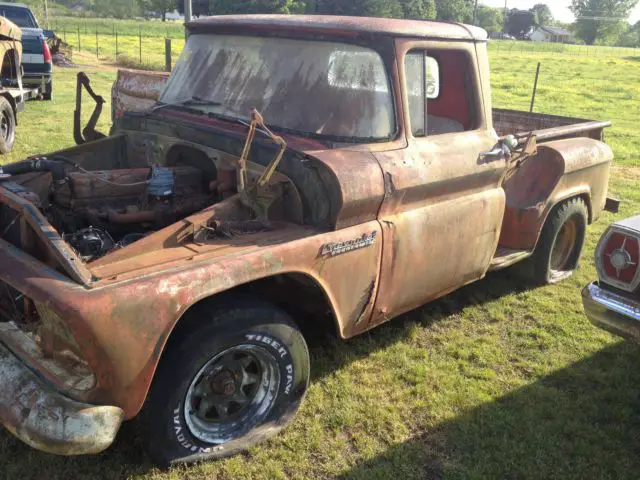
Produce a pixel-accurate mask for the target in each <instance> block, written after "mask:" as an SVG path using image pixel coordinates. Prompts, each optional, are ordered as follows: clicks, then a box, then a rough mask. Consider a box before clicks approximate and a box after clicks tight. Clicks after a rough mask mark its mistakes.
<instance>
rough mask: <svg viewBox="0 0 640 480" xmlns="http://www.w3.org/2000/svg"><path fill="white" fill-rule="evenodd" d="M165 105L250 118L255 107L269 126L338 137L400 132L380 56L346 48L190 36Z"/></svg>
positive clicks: (276, 40) (371, 136)
mask: <svg viewBox="0 0 640 480" xmlns="http://www.w3.org/2000/svg"><path fill="white" fill-rule="evenodd" d="M194 98H195V99H198V102H191V103H189V100H193V99H194ZM160 102H161V103H164V104H174V103H175V104H179V103H182V102H187V103H189V104H190V105H191V106H190V108H197V109H199V110H202V111H204V112H207V113H211V114H214V115H215V114H218V115H221V116H227V117H233V118H236V119H245V120H246V119H248V118H249V116H250V113H251V109H253V108H256V109H257V110H258V111H259V112H260V113H261V114H262V115H263V116H264V118H265V120H266V122H267V123H268V124H269V126H271V127H274V128H281V129H285V130H291V131H295V132H298V133H301V134H309V135H317V136H324V137H337V138H340V139H354V140H363V141H364V140H382V139H389V138H390V137H392V136H393V134H394V133H395V130H396V125H395V115H394V110H393V100H392V95H391V88H390V87H389V80H388V77H387V73H386V69H385V66H384V63H383V61H382V58H381V57H380V55H378V54H377V53H376V52H374V51H373V50H370V49H367V48H363V47H359V46H354V45H346V44H341V43H330V42H320V41H309V40H289V39H282V38H270V37H242V36H230V35H201V34H196V35H191V36H190V37H189V41H188V42H187V45H186V47H185V49H184V51H183V52H182V54H181V56H180V59H179V60H178V62H177V64H176V67H175V70H174V72H173V74H172V75H171V78H170V79H169V81H168V83H167V86H166V87H165V90H164V92H163V94H162V95H161V97H160ZM207 103H208V104H207Z"/></svg>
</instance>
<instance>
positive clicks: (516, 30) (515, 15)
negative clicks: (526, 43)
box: [506, 9, 536, 38]
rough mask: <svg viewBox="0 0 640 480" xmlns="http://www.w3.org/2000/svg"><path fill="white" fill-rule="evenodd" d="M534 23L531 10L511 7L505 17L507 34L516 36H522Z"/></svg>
mask: <svg viewBox="0 0 640 480" xmlns="http://www.w3.org/2000/svg"><path fill="white" fill-rule="evenodd" d="M535 24H536V19H535V15H534V14H533V12H531V11H530V10H516V9H513V10H511V11H510V12H509V15H508V17H507V25H506V27H507V28H506V30H507V33H508V34H509V35H513V36H514V37H517V38H524V36H525V35H526V34H527V33H528V32H529V31H530V30H531V29H532V28H533V26H534V25H535Z"/></svg>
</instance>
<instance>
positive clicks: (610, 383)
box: [342, 343, 640, 479]
mask: <svg viewBox="0 0 640 480" xmlns="http://www.w3.org/2000/svg"><path fill="white" fill-rule="evenodd" d="M639 432H640V353H639V350H638V347H637V345H633V344H627V343H621V344H618V345H615V346H613V347H610V348H607V349H605V350H602V351H601V352H598V353H597V354H596V355H594V356H592V357H590V358H588V359H585V360H583V361H580V362H578V363H576V364H574V365H572V366H571V367H568V368H566V369H563V370H560V371H558V372H556V373H554V374H552V375H549V376H547V377H545V378H543V379H542V380H540V381H539V382H537V383H535V384H533V385H530V386H527V387H525V388H522V389H521V390H518V391H515V392H514V393H512V394H509V395H507V396H505V397H503V398H501V399H499V400H497V401H495V402H493V403H490V404H486V405H483V406H481V407H479V408H476V409H473V410H471V411H469V412H467V413H464V414H462V415H460V416H458V417H456V418H455V419H453V420H451V421H449V422H445V423H443V424H441V425H439V426H438V427H437V429H436V430H435V431H433V432H428V433H426V434H424V435H423V437H422V438H419V439H415V440H413V441H410V442H407V443H404V444H401V445H398V446H395V447H392V448H390V449H389V450H388V451H387V452H385V453H384V454H383V455H381V456H379V457H377V458H374V459H372V460H370V461H368V462H366V463H364V464H361V465H359V466H358V467H356V468H354V469H353V470H351V471H349V472H348V473H346V474H345V475H344V476H343V477H342V478H343V479H359V478H362V479H365V478H366V479H371V478H381V479H382V478H392V477H395V478H441V477H444V476H446V477H447V478H465V479H467V478H488V479H494V478H501V479H508V478H517V479H527V478H531V479H541V478H562V479H569V478H576V479H584V478H598V479H603V478H616V479H618V478H638V475H639V472H640V434H639ZM434 439H435V441H434ZM442 443H445V444H446V446H447V450H448V452H449V453H448V454H446V455H438V451H439V450H442V447H441V444H442ZM400 472H401V474H400V475H399V473H400Z"/></svg>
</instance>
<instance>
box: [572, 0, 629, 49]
mask: <svg viewBox="0 0 640 480" xmlns="http://www.w3.org/2000/svg"><path fill="white" fill-rule="evenodd" d="M637 3H638V0H572V2H571V7H570V8H571V11H572V12H573V14H574V15H575V16H576V24H575V31H576V35H577V36H578V37H579V38H581V39H582V40H584V42H585V43H586V44H587V45H593V44H595V43H596V42H602V43H606V42H607V41H609V40H610V39H611V38H612V37H614V36H617V35H619V34H620V33H621V31H622V30H623V29H624V21H625V20H626V19H627V18H629V14H630V13H631V10H632V9H633V7H635V6H636V5H637Z"/></svg>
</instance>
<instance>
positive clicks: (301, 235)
mask: <svg viewBox="0 0 640 480" xmlns="http://www.w3.org/2000/svg"><path fill="white" fill-rule="evenodd" d="M268 235H269V234H268V233H265V234H264V236H263V234H256V235H252V236H251V242H250V244H249V245H247V244H246V243H245V245H244V246H243V247H239V246H238V247H237V248H231V251H230V250H229V249H226V250H224V253H219V254H218V255H217V256H216V254H215V253H214V254H210V255H209V256H205V258H202V259H198V258H197V256H196V257H194V258H193V259H190V260H189V261H186V262H184V261H183V262H181V265H180V266H179V267H175V268H173V269H169V270H164V271H162V272H159V273H155V274H151V275H147V276H139V277H137V278H133V279H131V280H127V281H124V282H119V283H113V284H108V283H107V284H105V285H104V286H102V287H98V288H96V289H93V290H90V291H86V292H83V293H82V294H81V295H79V296H78V295H77V296H76V297H74V299H73V302H74V304H75V305H76V307H77V310H78V312H79V318H77V319H76V320H75V321H72V322H70V325H71V326H72V333H73V335H74V336H75V338H76V339H77V340H78V343H79V344H80V345H81V346H83V347H84V348H83V350H84V353H85V356H86V358H87V360H88V361H89V363H90V365H91V366H92V368H93V370H94V372H95V373H96V378H97V384H98V387H97V388H96V389H95V390H94V391H93V392H91V396H90V401H92V402H95V403H106V404H111V405H116V406H119V407H120V408H122V409H123V410H124V412H125V415H126V418H131V417H133V416H135V415H136V414H137V413H138V411H139V410H140V408H141V406H142V404H143V402H144V399H145V397H146V394H147V391H148V389H149V386H150V384H151V380H152V378H153V375H154V373H155V370H156V367H157V364H158V362H159V360H160V357H161V355H162V352H163V349H164V347H165V345H166V342H167V340H168V338H169V336H170V335H171V332H172V331H173V330H174V328H175V327H176V325H177V323H178V322H179V320H180V318H182V316H183V315H184V313H185V312H186V311H187V310H188V309H189V308H190V307H191V306H192V305H194V304H196V303H198V302H199V301H201V300H203V299H206V298H209V297H212V296H214V295H216V294H219V293H222V292H227V291H229V290H232V289H234V288H235V287H238V286H241V285H245V284H247V283H250V282H253V281H257V280H261V279H265V278H269V277H272V276H275V275H281V274H286V273H301V274H305V275H307V276H309V277H311V278H313V279H314V280H315V281H316V283H317V284H318V285H319V286H320V287H321V288H322V289H323V290H324V292H325V294H326V297H327V299H328V301H329V303H330V304H331V307H332V309H333V311H334V314H335V319H336V322H337V330H338V332H339V333H340V335H341V336H342V337H350V336H353V335H355V334H357V333H359V332H360V331H362V330H364V329H365V328H366V325H367V322H366V320H367V319H368V318H369V316H370V315H371V312H372V309H373V301H374V300H375V292H376V290H377V285H378V273H379V269H380V258H381V251H382V238H381V230H380V224H379V223H378V222H377V221H373V222H369V223H366V224H362V225H358V226H354V227H350V228H347V229H344V230H340V231H337V232H328V233H318V232H312V231H310V230H308V229H302V228H300V227H292V229H291V231H289V232H282V235H280V240H275V239H274V235H273V232H271V237H268ZM247 238H248V237H247ZM267 238H270V240H267ZM363 239H366V241H364V240H363ZM357 241H359V242H357ZM345 242H347V243H345ZM349 242H352V243H349ZM353 242H356V243H353ZM330 245H334V247H333V248H327V246H330ZM340 253H342V254H340ZM332 254H335V255H332Z"/></svg>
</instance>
